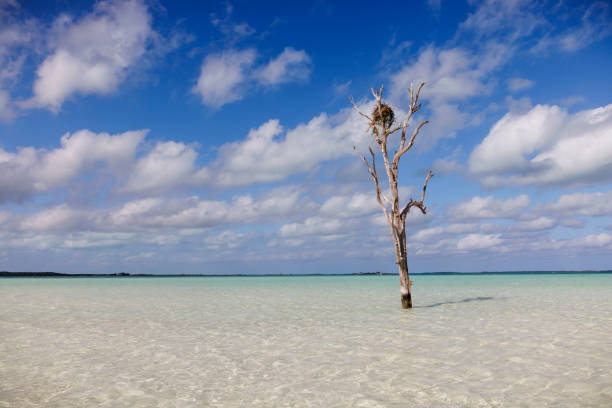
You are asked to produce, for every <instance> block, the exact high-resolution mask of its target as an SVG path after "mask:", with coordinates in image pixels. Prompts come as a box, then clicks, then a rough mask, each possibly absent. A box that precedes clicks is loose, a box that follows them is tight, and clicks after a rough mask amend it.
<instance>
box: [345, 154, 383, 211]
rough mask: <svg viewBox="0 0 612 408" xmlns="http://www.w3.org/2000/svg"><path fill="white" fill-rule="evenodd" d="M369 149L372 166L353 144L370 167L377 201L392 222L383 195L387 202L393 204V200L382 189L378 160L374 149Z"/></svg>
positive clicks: (369, 170)
mask: <svg viewBox="0 0 612 408" xmlns="http://www.w3.org/2000/svg"><path fill="white" fill-rule="evenodd" d="M369 149H370V154H371V155H372V166H370V163H368V160H367V159H366V158H365V157H364V155H362V154H361V153H360V152H359V150H357V147H355V146H353V150H355V152H356V153H357V154H358V155H359V157H361V160H363V162H364V163H365V165H366V167H367V168H368V172H369V173H370V176H372V180H374V185H375V186H376V201H378V205H379V206H380V208H382V210H383V213H384V214H385V217H387V221H388V222H391V220H390V218H389V213H388V212H387V207H385V204H384V203H383V202H382V200H381V197H382V199H384V200H385V201H386V202H387V203H389V205H390V204H391V202H390V201H389V199H388V198H387V197H386V196H385V194H384V193H383V192H382V191H381V190H380V185H379V184H378V174H377V173H376V162H375V159H374V157H375V156H374V151H373V150H372V148H371V147H370V148H369Z"/></svg>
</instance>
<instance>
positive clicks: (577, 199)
mask: <svg viewBox="0 0 612 408" xmlns="http://www.w3.org/2000/svg"><path fill="white" fill-rule="evenodd" d="M534 212H537V213H543V214H551V213H552V214H556V215H558V216H562V217H568V216H569V217H571V216H574V215H584V216H591V217H597V216H606V215H612V191H608V192H605V193H602V192H596V193H574V194H564V195H562V196H561V197H560V198H559V200H558V201H557V202H555V203H545V204H539V205H537V206H535V208H534Z"/></svg>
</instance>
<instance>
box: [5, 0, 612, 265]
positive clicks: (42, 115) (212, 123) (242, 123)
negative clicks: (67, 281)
mask: <svg viewBox="0 0 612 408" xmlns="http://www.w3.org/2000/svg"><path fill="white" fill-rule="evenodd" d="M191 3H192V2H185V3H183V4H181V3H180V2H163V1H160V2H153V1H151V2H146V1H140V0H132V1H98V2H78V4H77V5H76V6H75V5H72V4H70V2H65V1H46V2H36V1H30V2H24V3H23V4H20V3H19V2H17V1H15V0H0V270H3V269H6V270H53V271H62V272H109V273H112V272H120V271H126V272H131V273H267V272H271V273H345V272H357V271H374V270H381V271H386V272H392V271H395V265H394V263H393V252H392V242H391V239H390V237H389V236H388V228H387V227H386V226H385V224H384V220H383V218H382V214H381V212H380V209H379V208H378V207H377V204H376V201H375V195H374V187H373V185H372V183H371V181H370V180H369V176H368V174H367V172H366V169H365V167H364V166H363V163H362V162H361V161H360V159H359V158H358V156H357V155H355V153H354V151H353V146H357V147H358V148H360V149H361V150H362V151H365V150H366V149H367V146H368V145H369V144H370V143H371V140H370V137H371V136H368V134H367V133H366V129H367V124H366V123H364V119H363V118H361V117H360V116H359V115H358V114H356V113H355V112H354V111H353V110H352V109H351V106H350V103H349V101H348V97H349V96H352V97H354V98H355V100H356V102H357V104H358V105H359V106H360V107H361V108H362V109H363V110H366V111H367V110H368V109H371V108H372V103H373V101H372V97H371V94H370V91H369V89H370V87H372V86H380V85H381V84H384V85H385V88H384V89H385V96H386V100H387V102H388V103H389V104H391V105H392V106H394V108H395V109H396V111H397V112H398V113H401V112H403V110H404V109H406V108H407V106H408V102H407V95H408V94H407V90H408V87H409V86H410V83H411V82H415V83H419V82H421V81H425V82H427V85H426V86H425V88H424V89H423V91H422V99H423V102H424V106H423V109H422V110H421V111H420V112H419V117H418V118H416V119H417V122H419V121H420V120H423V119H429V121H430V123H429V124H428V125H427V126H426V127H424V128H423V129H422V131H421V133H420V135H419V138H418V139H417V141H416V145H415V148H414V149H412V150H411V151H410V152H409V153H408V154H406V155H405V156H404V157H403V161H402V163H401V165H400V185H401V186H402V189H401V196H402V197H403V199H404V200H408V199H409V198H411V197H414V198H416V197H417V196H418V195H419V190H420V188H421V186H422V183H423V179H424V175H425V174H426V172H427V169H429V168H431V169H433V171H434V173H435V174H436V176H435V177H434V178H433V179H432V180H431V182H430V184H429V187H428V196H427V198H426V204H427V206H428V209H429V211H428V214H427V215H426V216H423V215H421V214H416V213H415V214H412V215H411V216H410V217H409V219H408V223H407V224H408V225H407V229H408V231H409V234H408V255H409V267H410V269H411V271H413V272H432V271H482V270H541V269H546V270H552V269H563V270H566V269H610V268H612V262H611V261H612V256H611V255H610V254H611V253H612V187H611V182H612V100H611V97H610V95H612V81H610V72H612V52H611V51H612V10H611V7H610V5H609V4H608V3H607V2H596V1H595V2H570V1H550V2H530V1H522V0H513V1H498V0H488V1H482V2H477V1H467V2H462V1H443V0H438V1H434V0H430V1H424V2H420V3H419V2H387V3H385V5H384V9H382V10H379V9H376V8H374V6H373V3H371V2H367V3H366V2H363V3H360V2H351V4H348V3H345V2H342V3H340V2H338V3H334V2H326V1H315V2H311V3H307V2H289V3H286V2H278V3H274V2H258V3H257V4H256V5H254V4H249V3H247V2H239V1H235V2H231V3H228V2H203V3H202V4H199V5H198V6H194V5H193V4H191ZM380 170H381V171H382V169H380Z"/></svg>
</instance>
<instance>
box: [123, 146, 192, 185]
mask: <svg viewBox="0 0 612 408" xmlns="http://www.w3.org/2000/svg"><path fill="white" fill-rule="evenodd" d="M197 156H198V154H197V152H196V151H195V150H194V149H193V148H192V147H189V146H186V145H185V144H183V143H180V142H172V141H170V142H163V143H161V142H160V143H157V145H156V146H155V148H154V149H153V150H152V151H150V152H149V153H148V154H147V155H146V156H144V157H142V158H140V159H139V160H138V161H137V162H136V164H135V166H134V168H133V170H132V173H131V175H130V177H129V179H128V181H127V184H126V185H125V186H124V187H123V188H122V190H123V191H127V192H135V193H145V192H146V193H159V192H162V191H167V190H172V189H174V188H176V187H179V186H182V185H190V184H193V183H194V182H195V181H196V180H195V179H194V173H195V171H196V167H195V164H194V162H195V160H196V158H197Z"/></svg>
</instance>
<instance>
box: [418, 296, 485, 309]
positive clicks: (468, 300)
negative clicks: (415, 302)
mask: <svg viewBox="0 0 612 408" xmlns="http://www.w3.org/2000/svg"><path fill="white" fill-rule="evenodd" d="M493 299H495V298H494V297H492V296H478V297H472V298H465V299H463V300H457V301H454V302H453V301H450V302H440V303H434V304H431V305H424V306H414V308H415V309H417V308H425V307H438V306H444V305H457V304H459V303H468V302H479V301H482V300H493Z"/></svg>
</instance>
